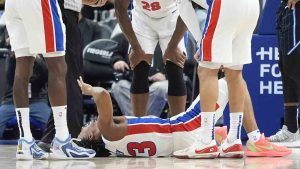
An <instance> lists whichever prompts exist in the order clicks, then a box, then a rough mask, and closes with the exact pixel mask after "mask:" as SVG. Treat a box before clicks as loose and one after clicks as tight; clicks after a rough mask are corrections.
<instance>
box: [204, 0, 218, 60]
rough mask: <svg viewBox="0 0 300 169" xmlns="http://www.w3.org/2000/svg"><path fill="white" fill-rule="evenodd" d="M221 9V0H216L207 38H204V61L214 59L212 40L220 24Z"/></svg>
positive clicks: (206, 34)
mask: <svg viewBox="0 0 300 169" xmlns="http://www.w3.org/2000/svg"><path fill="white" fill-rule="evenodd" d="M220 9H221V0H214V3H213V6H212V12H211V18H210V22H209V24H208V28H207V32H206V33H205V38H204V39H203V54H204V55H203V61H211V60H212V40H213V37H214V33H215V30H216V27H217V24H218V20H219V15H220Z"/></svg>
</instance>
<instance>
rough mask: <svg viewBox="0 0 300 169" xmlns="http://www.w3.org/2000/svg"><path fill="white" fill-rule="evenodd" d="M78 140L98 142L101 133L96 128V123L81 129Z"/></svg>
mask: <svg viewBox="0 0 300 169" xmlns="http://www.w3.org/2000/svg"><path fill="white" fill-rule="evenodd" d="M78 138H80V139H88V140H100V139H101V133H100V130H99V128H98V126H97V122H92V123H90V124H89V125H88V126H85V127H82V129H81V132H80V134H79V135H78Z"/></svg>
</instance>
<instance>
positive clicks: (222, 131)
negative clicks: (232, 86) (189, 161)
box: [170, 79, 228, 158]
mask: <svg viewBox="0 0 300 169" xmlns="http://www.w3.org/2000/svg"><path fill="white" fill-rule="evenodd" d="M218 86H219V90H218V92H219V94H218V99H217V102H216V103H217V104H215V106H214V107H215V110H214V111H216V114H215V116H216V120H215V122H216V121H217V120H218V119H219V118H220V117H221V116H222V115H223V111H224V109H225V107H226V105H227V103H228V89H227V83H226V81H225V79H220V80H219V81H218ZM201 102H202V100H201ZM201 102H200V96H198V97H197V98H196V99H195V100H194V101H193V103H192V104H191V106H190V107H189V108H188V109H187V110H186V111H185V112H184V113H181V114H179V115H177V116H174V117H172V118H170V121H171V128H172V132H173V133H176V132H183V131H185V132H187V133H188V134H186V133H184V134H186V135H184V137H182V136H181V135H179V134H178V135H177V134H174V137H176V138H174V143H175V144H174V145H175V148H174V150H175V152H174V156H176V157H179V158H201V156H199V153H196V152H195V149H197V147H198V146H197V142H199V139H201V135H202V132H201V130H202V126H201V124H200V118H201V120H202V113H201V111H200V103H201ZM200 116H201V117H200ZM200 126H201V129H200ZM214 132H215V133H214V134H215V135H216V137H218V141H220V142H221V140H224V139H225V138H226V135H227V128H225V127H224V128H218V129H216V130H215V131H214ZM210 134H211V133H210ZM186 138H188V139H186ZM216 140H217V138H216ZM181 149H183V150H181ZM177 150H178V151H177ZM217 154H218V153H217ZM213 155H214V153H212V154H210V155H206V156H208V157H212V156H213Z"/></svg>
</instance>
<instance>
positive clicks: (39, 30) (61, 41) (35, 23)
mask: <svg viewBox="0 0 300 169" xmlns="http://www.w3.org/2000/svg"><path fill="white" fill-rule="evenodd" d="M24 3H25V2H24ZM26 3H28V4H30V7H31V9H32V12H30V13H29V12H28V9H27V8H25V9H23V8H22V7H21V6H20V11H19V13H20V15H22V21H23V23H24V27H25V29H26V33H27V36H28V41H29V50H30V52H31V53H42V54H44V57H45V60H46V63H47V66H48V96H49V100H50V103H51V108H52V112H53V117H54V123H55V130H56V134H55V138H54V140H53V141H52V153H51V157H52V158H60V159H71V158H91V157H93V156H95V152H94V151H93V150H89V149H84V148H81V147H78V146H77V145H76V144H75V143H74V142H73V141H72V139H71V137H70V136H69V131H68V127H67V120H66V108H67V106H66V104H67V100H66V84H65V74H66V64H65V58H64V54H65V27H64V24H63V22H62V17H61V11H60V9H59V5H58V2H57V1H56V0H55V1H37V0H35V1H30V2H26ZM23 5H24V4H23ZM33 17H34V18H35V19H32V18H33ZM53 147H55V149H54V148H53ZM71 151H72V153H70V152H71Z"/></svg>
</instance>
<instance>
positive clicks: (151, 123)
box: [78, 77, 291, 157]
mask: <svg viewBox="0 0 300 169" xmlns="http://www.w3.org/2000/svg"><path fill="white" fill-rule="evenodd" d="M78 84H79V86H80V88H81V90H82V93H83V94H85V95H90V96H93V98H94V101H95V103H96V105H97V111H98V113H99V116H98V119H97V121H96V122H95V123H91V124H90V125H89V126H88V127H86V128H83V130H82V132H81V133H80V135H79V138H81V139H90V140H101V139H102V140H103V142H104V143H105V148H106V149H108V150H109V151H110V152H112V153H115V154H116V155H117V156H138V157H161V156H170V155H172V154H173V152H175V151H177V150H181V149H183V148H186V147H189V146H191V145H192V144H193V143H194V142H195V141H196V139H197V138H199V131H200V130H201V127H200V119H201V117H200V116H201V113H200V99H199V96H198V97H197V98H196V99H195V101H194V102H193V103H192V104H191V106H190V107H189V108H188V109H187V110H186V111H185V112H183V113H181V114H178V115H176V116H174V117H171V118H168V119H161V118H158V117H153V116H152V117H150V116H146V117H139V118H138V117H128V116H121V117H115V116H114V117H113V107H112V101H111V97H110V94H109V93H108V91H106V90H105V89H103V88H101V87H92V86H91V85H89V84H86V83H84V82H83V80H82V78H81V77H80V79H79V80H78ZM227 102H228V92H227V82H226V81H225V79H220V80H219V98H218V101H217V104H216V112H217V113H216V121H217V119H219V118H220V117H221V116H222V114H223V110H224V108H225V107H226V105H227ZM246 107H247V109H248V111H245V112H250V111H252V109H251V108H252V107H251V103H248V106H246ZM253 119H254V118H253ZM253 122H254V125H252V124H251V127H253V126H256V125H255V124H256V122H255V121H253ZM245 124H246V125H249V123H245ZM246 129H249V127H247V126H246ZM215 133H216V135H219V136H221V137H223V138H222V139H219V140H224V139H225V137H226V135H227V131H226V129H225V131H224V128H221V129H219V130H216V131H215ZM222 133H223V134H222ZM257 142H260V146H259V147H256V144H255V142H254V141H250V140H249V141H248V143H247V151H246V155H248V156H269V155H270V152H272V153H271V154H272V156H285V155H288V154H290V153H291V150H289V149H287V148H285V147H279V146H275V145H273V144H271V143H270V142H268V141H267V140H266V139H265V138H264V136H263V135H261V137H260V138H259V139H257V141H256V143H257ZM262 145H263V146H262ZM225 153H226V152H225ZM230 153H231V154H229V155H228V156H230V157H233V156H232V153H234V152H230ZM238 154H240V152H239V153H238ZM225 157H226V154H225Z"/></svg>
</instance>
